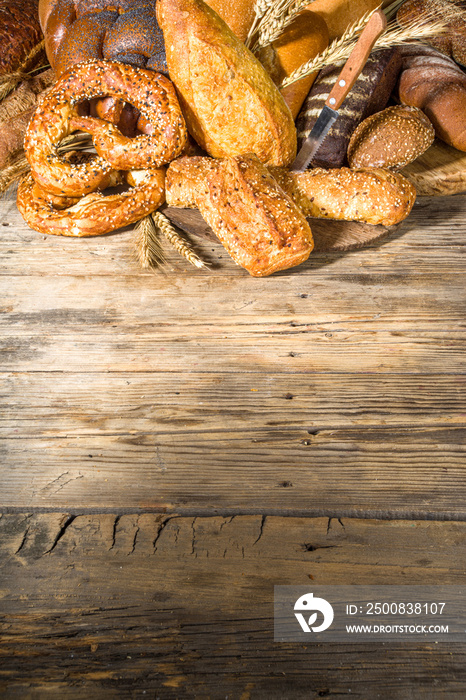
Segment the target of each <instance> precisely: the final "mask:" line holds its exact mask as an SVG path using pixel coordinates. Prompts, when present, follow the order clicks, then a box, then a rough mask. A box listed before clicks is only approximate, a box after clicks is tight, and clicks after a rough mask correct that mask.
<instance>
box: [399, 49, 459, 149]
mask: <svg viewBox="0 0 466 700" xmlns="http://www.w3.org/2000/svg"><path fill="white" fill-rule="evenodd" d="M401 54H402V62H403V67H402V71H401V74H400V79H399V84H398V94H399V98H400V102H402V103H403V104H406V105H411V106H413V107H418V108H419V109H422V111H423V112H424V113H425V114H426V115H427V117H428V118H429V119H430V121H431V122H432V125H433V127H434V129H435V133H436V135H437V136H438V137H439V138H440V139H442V140H443V141H445V142H446V143H448V144H450V146H453V147H454V148H457V149H458V150H460V151H466V74H465V73H464V72H463V71H462V70H461V68H460V67H459V66H458V65H457V64H456V63H455V61H453V60H452V59H451V58H448V56H445V55H444V54H442V53H440V52H439V51H437V50H436V49H434V48H432V47H430V46H422V45H414V44H411V45H406V46H404V47H403V48H402V49H401Z"/></svg>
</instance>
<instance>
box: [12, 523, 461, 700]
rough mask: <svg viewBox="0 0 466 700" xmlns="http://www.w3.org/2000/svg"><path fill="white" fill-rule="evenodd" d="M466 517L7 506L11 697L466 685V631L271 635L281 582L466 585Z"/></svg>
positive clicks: (350, 693)
mask: <svg viewBox="0 0 466 700" xmlns="http://www.w3.org/2000/svg"><path fill="white" fill-rule="evenodd" d="M465 559H466V523H464V522H449V523H446V522H443V523H442V522H427V521H423V522H413V521H406V520H405V521H403V520H399V521H396V520H392V521H387V522H383V521H374V520H367V519H365V520H357V519H345V518H343V519H331V520H329V519H328V518H315V519H312V518H311V519H310V518H298V517H290V518H281V517H265V518H264V517H261V516H236V517H226V518H225V517H190V518H186V517H179V516H164V515H161V514H141V515H138V514H134V513H128V514H126V515H118V514H115V513H109V514H106V515H102V514H99V515H97V514H96V515H78V516H76V517H73V516H71V515H70V514H69V513H67V512H62V513H59V512H57V513H54V514H38V513H32V512H30V513H24V514H21V515H19V514H18V515H4V516H3V517H2V518H0V576H1V582H2V583H1V594H2V617H1V625H2V627H1V629H2V645H1V647H0V657H1V663H0V690H1V692H2V697H5V698H27V699H29V698H47V699H49V698H64V699H65V700H68V699H73V700H78V699H79V700H81V699H84V698H86V700H87V698H125V699H126V698H135V697H136V698H144V697H152V698H155V697H157V698H162V699H165V698H167V699H172V698H189V699H191V698H202V699H205V698H214V699H219V700H220V699H224V698H227V697H228V698H241V699H242V700H256V699H257V700H261V699H262V698H264V697H270V698H272V699H274V700H275V699H276V700H278V699H281V698H290V699H291V700H294V699H295V698H307V699H309V700H317V699H318V698H321V697H332V698H339V699H340V698H349V697H351V698H358V699H360V700H367V698H377V697H380V698H390V699H393V700H405V699H406V698H412V699H414V700H416V699H421V698H428V699H429V700H437V699H439V698H442V699H443V698H460V697H462V696H463V694H464V687H465V661H466V658H465V651H466V648H465V646H464V645H461V644H449V643H447V642H441V643H437V644H429V643H428V642H426V641H425V640H422V641H419V642H410V643H408V644H407V643H405V644H399V643H396V642H394V641H392V642H386V643H370V642H368V643H365V642H360V643H357V644H353V645H351V644H344V643H333V644H320V643H308V644H303V643H286V644H284V643H276V642H274V641H273V586H274V585H304V586H308V587H309V589H310V590H312V586H314V585H329V586H331V585H338V584H340V585H343V584H344V585H353V584H360V585H361V584H371V585H376V584H378V585H396V584H400V583H401V584H404V585H414V584H424V583H426V582H428V583H429V584H430V585H450V584H451V585H462V586H464V584H465V580H466V574H465V571H464V561H465Z"/></svg>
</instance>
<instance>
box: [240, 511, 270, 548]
mask: <svg viewBox="0 0 466 700" xmlns="http://www.w3.org/2000/svg"><path fill="white" fill-rule="evenodd" d="M266 518H267V516H266V515H263V516H262V517H261V522H260V527H259V536H258V537H257V539H256V540H255V541H254V542H253V543H252V545H253V546H254V545H255V544H257V543H258V542H259V540H260V538H261V537H262V535H263V534H264V525H265V521H266ZM243 558H244V548H243Z"/></svg>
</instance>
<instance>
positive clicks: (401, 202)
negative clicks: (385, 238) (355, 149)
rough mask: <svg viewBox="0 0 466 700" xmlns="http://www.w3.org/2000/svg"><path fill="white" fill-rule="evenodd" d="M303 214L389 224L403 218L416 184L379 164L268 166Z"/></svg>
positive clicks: (396, 222) (408, 211) (398, 221)
mask: <svg viewBox="0 0 466 700" xmlns="http://www.w3.org/2000/svg"><path fill="white" fill-rule="evenodd" d="M271 173H272V175H273V176H274V177H275V178H276V180H277V182H278V183H279V185H280V186H281V187H282V188H283V189H284V191H285V192H287V194H289V195H290V197H291V198H292V199H293V201H294V202H296V204H297V205H298V206H299V208H300V209H301V210H302V211H303V212H304V214H305V215H306V216H309V217H315V218H319V219H322V218H325V219H339V220H342V221H357V222H360V223H366V224H372V225H383V226H393V225H395V224H399V223H400V222H401V221H403V219H405V218H406V217H407V216H408V214H409V213H410V211H411V209H412V208H413V204H414V202H415V200H416V188H415V187H414V185H412V184H411V183H410V182H409V181H408V180H407V179H406V178H405V177H403V175H400V173H391V172H390V171H388V170H383V169H380V168H361V169H360V170H351V169H349V168H340V169H332V170H324V169H322V168H315V169H313V170H306V171H304V172H303V173H298V172H290V171H287V170H284V169H282V168H271Z"/></svg>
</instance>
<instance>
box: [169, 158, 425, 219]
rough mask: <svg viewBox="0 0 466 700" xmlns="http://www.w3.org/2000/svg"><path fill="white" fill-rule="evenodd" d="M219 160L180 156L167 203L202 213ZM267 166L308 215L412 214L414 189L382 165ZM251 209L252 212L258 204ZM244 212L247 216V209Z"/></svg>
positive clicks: (379, 216)
mask: <svg viewBox="0 0 466 700" xmlns="http://www.w3.org/2000/svg"><path fill="white" fill-rule="evenodd" d="M221 163H222V160H221V159H220V160H219V159H212V158H178V159H177V160H175V161H173V162H172V163H170V165H169V167H168V170H167V176H166V181H165V185H166V192H165V196H166V201H167V204H168V205H169V206H172V207H188V208H189V207H191V208H193V207H195V206H196V207H198V208H199V210H200V211H201V213H202V210H201V206H203V205H202V202H203V201H204V199H205V198H208V197H209V194H208V184H207V183H208V182H209V181H210V182H212V181H213V175H212V174H213V173H215V172H216V171H217V170H218V168H219V167H222V166H221ZM268 170H269V173H270V174H271V175H272V176H273V177H274V178H275V180H276V182H277V183H278V185H277V186H279V187H280V188H281V189H282V190H283V191H284V192H286V193H287V195H288V196H289V197H291V199H292V200H293V202H295V204H296V205H297V206H298V207H299V209H300V210H301V211H302V212H303V213H304V215H305V216H311V217H315V218H319V219H324V218H327V219H340V220H343V221H359V222H361V223H366V224H383V225H385V226H391V225H393V224H397V223H399V222H400V221H402V220H403V219H405V218H406V217H407V216H408V214H409V213H410V211H411V209H412V207H413V204H414V201H415V199H416V189H415V188H414V186H413V185H412V184H411V183H410V182H409V181H408V180H407V179H406V178H405V177H403V176H402V175H400V174H399V173H396V174H395V173H391V172H389V171H388V170H383V169H379V168H364V169H361V170H350V169H349V168H341V169H338V170H337V169H332V170H324V169H322V168H315V169H313V170H306V171H305V172H303V173H297V172H292V171H288V170H286V169H285V168H269V169H268ZM263 174H264V173H263ZM209 178H210V180H209ZM264 179H267V181H269V180H268V178H264ZM259 187H260V185H259ZM233 196H234V202H233V201H232V202H231V205H227V206H231V208H232V217H233V218H234V210H235V207H236V201H237V195H236V194H234V195H233ZM251 211H252V212H253V211H254V205H253V206H252V210H251ZM246 215H249V214H247V207H246V211H245V216H246ZM209 223H210V222H209ZM248 231H253V228H248Z"/></svg>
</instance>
